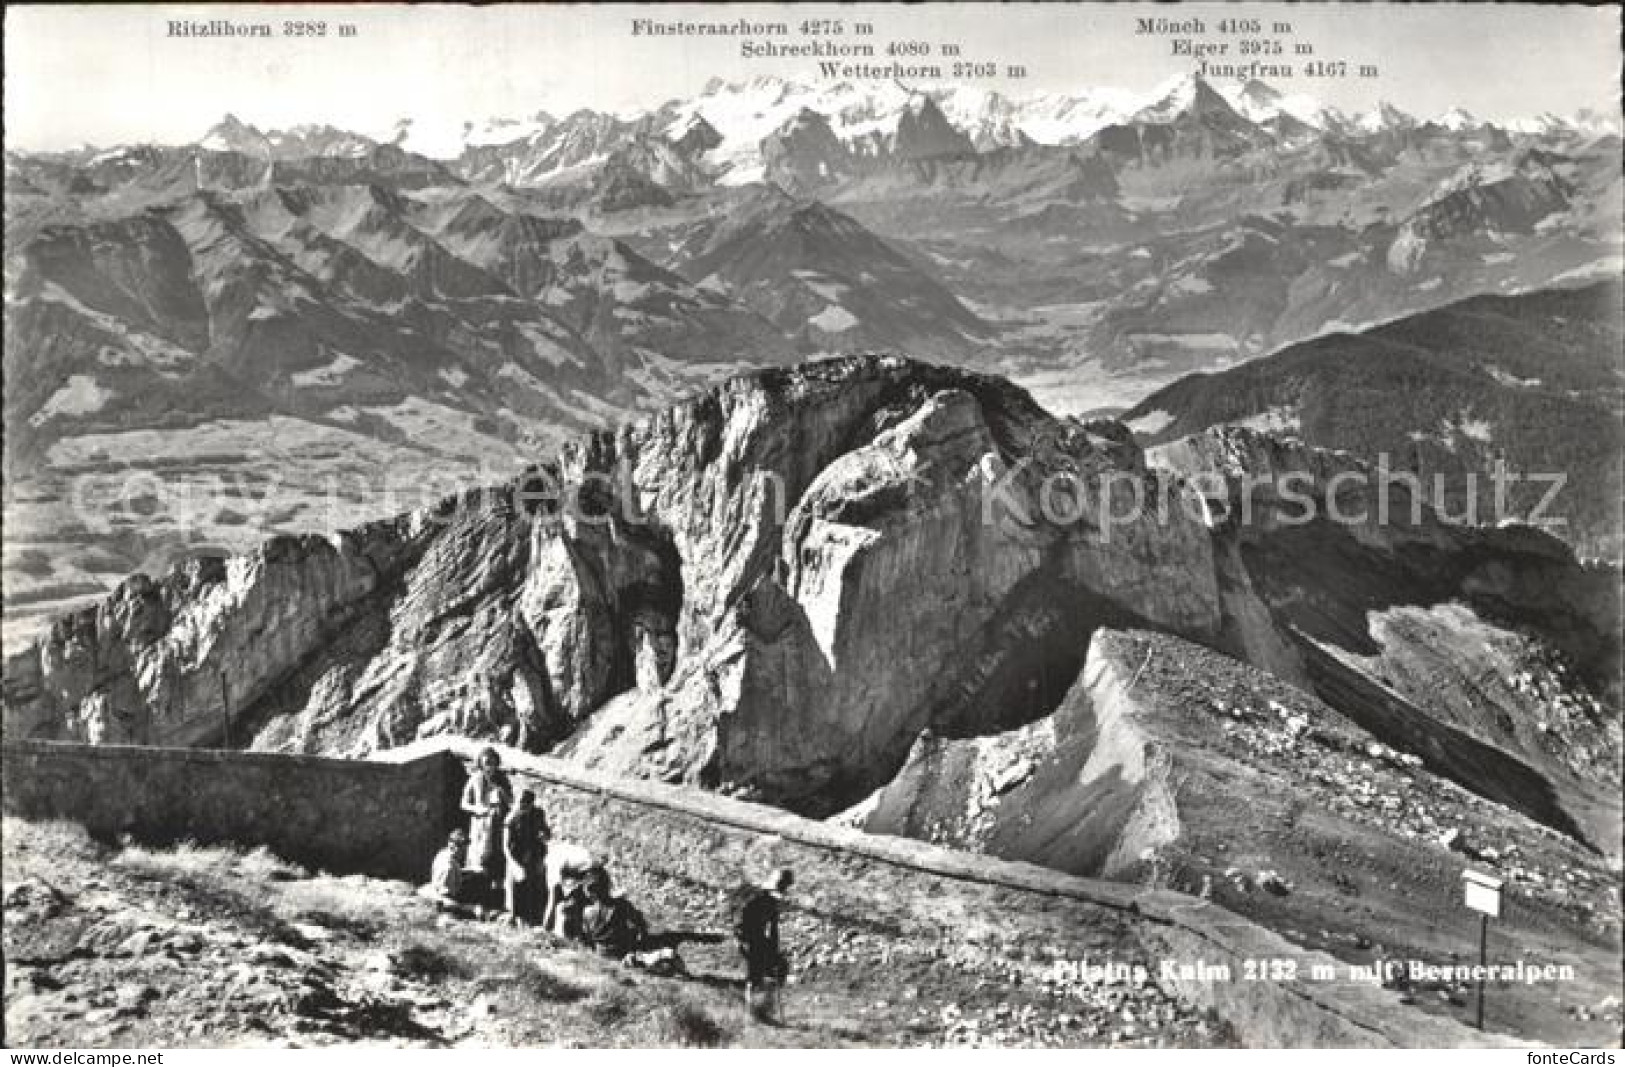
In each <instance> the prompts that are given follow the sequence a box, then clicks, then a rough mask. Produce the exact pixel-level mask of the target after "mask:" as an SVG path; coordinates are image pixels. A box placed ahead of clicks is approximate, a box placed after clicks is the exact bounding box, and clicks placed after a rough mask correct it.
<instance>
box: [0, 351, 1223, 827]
mask: <svg viewBox="0 0 1625 1067" xmlns="http://www.w3.org/2000/svg"><path fill="white" fill-rule="evenodd" d="M1035 452H1036V453H1041V455H1035ZM1056 474H1060V475H1063V476H1064V477H1063V478H1062V479H1061V481H1062V482H1063V483H1064V485H1066V486H1070V487H1072V488H1071V489H1070V490H1068V492H1070V493H1071V495H1070V496H1069V497H1067V499H1066V500H1065V501H1060V502H1057V501H1054V500H1051V501H1049V504H1050V505H1054V506H1048V509H1047V510H1048V511H1049V512H1050V513H1052V514H1051V517H1046V516H1045V511H1046V506H1045V505H1044V502H1043V501H1041V500H1040V495H1041V494H1045V493H1048V494H1049V495H1050V496H1054V490H1053V487H1052V486H1051V487H1050V488H1046V486H1049V484H1050V483H1048V482H1046V479H1051V476H1052V475H1056ZM1052 480H1053V479H1052ZM1124 480H1126V482H1125V484H1139V483H1144V484H1146V485H1150V486H1152V487H1153V488H1154V489H1155V488H1156V487H1158V486H1160V487H1161V491H1164V492H1167V491H1177V490H1176V489H1174V488H1173V487H1172V486H1171V485H1169V484H1168V480H1167V479H1166V478H1165V477H1164V478H1161V479H1160V480H1159V476H1158V475H1156V474H1155V473H1153V472H1150V471H1148V470H1146V469H1145V468H1144V466H1143V464H1141V463H1140V460H1139V456H1138V453H1137V452H1135V451H1134V450H1132V449H1126V450H1125V449H1124V447H1123V445H1122V442H1121V441H1119V440H1114V439H1109V438H1106V437H1101V436H1097V435H1093V434H1091V433H1090V432H1087V431H1085V430H1083V429H1081V428H1078V427H1075V426H1066V425H1063V424H1061V423H1058V422H1056V421H1055V420H1053V419H1052V418H1050V417H1049V416H1048V415H1046V414H1045V413H1044V412H1042V411H1041V410H1040V409H1039V408H1038V407H1037V406H1036V405H1034V404H1033V403H1032V401H1031V400H1030V399H1029V398H1028V397H1027V396H1026V394H1025V393H1023V392H1021V391H1020V390H1018V389H1015V388H1014V387H1012V386H1010V385H1009V384H1008V383H1005V382H1003V381H1001V380H997V379H991V378H983V377H977V376H973V375H969V374H964V373H960V372H955V371H949V370H945V369H941V368H936V367H930V366H925V365H921V364H914V363H910V362H908V361H905V360H900V359H891V358H874V357H866V358H857V359H848V360H841V361H833V362H830V363H825V364H813V365H809V366H807V367H805V368H802V369H800V370H797V371H793V372H768V373H764V374H758V375H754V376H750V377H746V378H741V379H736V380H734V381H732V382H730V383H728V384H727V385H724V386H722V387H720V388H718V389H716V390H714V391H712V392H710V393H707V394H705V395H704V396H701V397H699V398H697V399H695V400H693V401H690V402H687V403H684V404H679V405H677V406H676V407H673V408H671V409H668V410H666V411H664V412H662V413H660V414H659V415H657V416H655V417H653V418H652V419H650V420H648V421H647V422H644V423H642V424H639V425H636V426H631V427H625V428H622V429H621V430H619V431H616V432H614V433H604V434H599V435H596V436H593V437H589V438H586V439H585V440H583V441H582V442H580V443H578V444H576V445H574V446H572V447H570V448H567V449H566V450H565V451H564V452H563V453H562V454H561V455H560V456H559V458H558V460H557V461H556V462H555V463H553V464H550V465H548V466H546V467H540V468H537V469H536V470H535V471H533V472H532V474H531V475H529V476H527V477H526V478H525V479H522V480H521V481H520V482H518V483H516V484H515V485H511V486H504V487H497V488H496V489H491V490H485V491H480V492H472V493H469V494H466V495H465V496H463V497H461V498H457V499H454V500H448V501H446V502H444V503H443V504H442V505H441V506H440V507H439V508H438V509H436V510H435V511H433V512H422V513H416V514H413V515H410V516H407V517H404V518H402V519H401V520H398V521H396V522H394V523H390V524H381V525H377V526H373V527H368V528H365V529H363V530H359V531H356V532H354V533H350V534H346V535H344V536H342V537H340V538H338V539H337V540H336V541H335V542H329V541H326V540H322V539H319V538H308V539H302V540H292V539H283V540H278V541H273V542H270V543H268V544H267V545H266V546H265V547H264V548H263V549H261V550H260V551H259V552H257V553H255V554H253V555H250V556H246V557H241V558H234V559H231V560H227V561H224V562H223V563H213V564H207V565H204V564H199V565H194V566H193V567H192V569H191V570H189V571H184V572H179V573H177V574H176V575H172V576H171V577H169V578H167V579H165V580H164V581H163V582H153V581H150V580H146V579H136V580H133V581H131V582H129V583H127V584H126V585H125V586H124V587H122V588H121V589H120V591H119V592H118V594H117V595H115V596H114V597H112V598H110V599H109V600H108V601H107V602H106V603H104V604H103V605H101V606H99V607H98V608H97V609H95V610H94V611H87V612H83V613H80V614H78V615H75V616H72V617H70V618H68V619H65V620H63V621H62V622H60V623H59V624H58V625H57V626H56V627H55V628H54V629H53V630H52V632H51V633H50V634H49V636H48V637H47V638H46V639H45V640H44V641H43V642H41V644H40V645H38V646H37V647H36V648H34V649H31V650H30V651H29V652H28V653H26V654H25V655H23V656H21V657H18V659H17V661H16V662H15V663H14V664H12V665H8V671H7V715H8V728H15V729H17V730H18V731H19V732H20V733H22V734H26V735H34V736H64V737H77V738H89V739H96V740H105V741H116V740H125V741H135V742H140V743H171V744H200V743H217V742H218V739H219V738H220V737H221V736H222V732H223V731H224V730H226V729H228V727H226V726H225V725H224V724H225V723H226V721H227V714H226V711H223V710H222V708H223V706H224V708H225V709H227V710H228V711H229V719H230V726H229V730H230V741H231V743H233V744H239V745H240V744H245V743H252V744H253V745H254V746H255V747H260V748H275V749H291V750H298V751H320V752H329V753H348V754H360V753H364V752H367V751H370V750H373V749H377V748H383V747H390V746H394V745H398V744H403V743H406V742H409V741H411V740H414V739H416V738H419V737H422V736H428V735H433V734H438V733H447V732H456V733H463V734H469V735H473V736H480V737H492V738H503V739H507V740H510V741H513V742H515V743H517V744H520V745H522V746H524V747H527V748H531V749H533V750H540V749H543V748H546V747H548V746H551V745H555V744H558V743H561V742H562V743H563V751H565V752H567V753H570V754H573V755H574V756H575V757H576V758H578V759H581V760H583V761H586V762H589V763H592V764H595V765H601V766H605V767H609V768H613V769H616V770H620V771H625V772H629V773H637V774H646V775H656V776H661V777H666V778H672V779H680V780H686V781H697V782H702V783H705V784H709V785H716V786H724V785H726V786H730V787H737V788H740V789H743V790H748V791H750V792H753V793H756V794H760V795H763V796H766V797H768V798H770V799H774V800H779V801H782V802H785V803H789V804H793V805H797V806H802V807H806V808H809V809H814V810H817V809H824V808H832V807H834V806H842V805H844V803H847V802H850V801H851V800H852V799H855V798H856V797H857V796H861V795H862V794H863V793H866V792H868V791H869V790H871V789H873V788H874V787H875V786H877V785H879V784H880V783H881V782H883V781H885V780H886V778H888V777H889V776H890V775H891V773H892V772H893V771H895V769H896V767H897V766H898V765H899V764H900V763H901V761H902V759H903V758H904V756H905V754H906V753H907V751H908V749H909V746H910V745H911V744H912V742H913V740H914V737H915V736H916V735H917V734H918V732H919V731H920V730H921V729H922V728H924V727H925V726H927V725H933V724H935V725H945V724H946V725H952V726H954V727H955V728H961V729H963V728H972V729H978V728H983V727H985V724H987V723H1004V722H1012V721H1014V722H1019V721H1022V720H1024V719H1026V718H1031V717H1035V716H1037V715H1040V714H1043V713H1044V712H1045V711H1047V710H1048V709H1049V707H1050V706H1053V702H1054V701H1055V700H1058V699H1059V696H1060V694H1061V693H1062V692H1064V690H1065V687H1066V685H1067V684H1068V683H1069V681H1070V676H1069V673H1068V672H1069V671H1075V669H1076V663H1075V661H1074V662H1068V661H1067V659H1066V657H1067V656H1075V653H1074V652H1072V651H1070V650H1071V649H1072V648H1074V647H1075V646H1076V644H1077V640H1076V638H1077V635H1078V634H1079V633H1084V634H1086V633H1087V632H1088V631H1089V630H1090V629H1091V628H1092V627H1093V626H1094V625H1097V624H1098V623H1099V622H1100V621H1103V620H1106V619H1134V620H1143V621H1144V622H1145V623H1147V624H1149V625H1154V626H1157V627H1160V628H1167V629H1170V630H1174V631H1176V632H1180V633H1187V634H1190V635H1192V636H1193V637H1197V638H1207V637H1210V636H1212V635H1213V634H1215V633H1216V632H1217V630H1218V627H1219V607H1218V592H1217V587H1216V584H1215V578H1214V568H1213V563H1212V559H1211V550H1210V547H1209V544H1210V539H1209V536H1208V533H1207V531H1206V530H1205V529H1204V528H1203V527H1202V526H1201V525H1200V523H1198V522H1196V521H1194V520H1192V519H1191V518H1189V517H1188V515H1186V511H1187V510H1188V509H1175V511H1176V515H1175V518H1174V519H1173V521H1171V522H1164V521H1158V520H1157V519H1156V518H1155V517H1154V516H1153V515H1152V514H1150V513H1147V514H1145V515H1143V516H1136V517H1134V518H1132V519H1130V520H1123V519H1117V520H1115V521H1110V518H1109V516H1107V515H1105V514H1104V509H1106V508H1109V507H1110V506H1111V504H1112V500H1113V498H1112V497H1111V495H1110V494H1111V493H1112V492H1116V493H1118V494H1122V493H1124V492H1127V490H1126V489H1124V487H1123V485H1117V484H1115V482H1116V481H1124ZM1101 486H1105V487H1107V488H1106V489H1105V490H1103V491H1102V492H1096V491H1094V490H1095V489H1098V488H1099V487H1101ZM1103 494H1104V495H1103ZM1062 505H1064V506H1062ZM1103 522H1104V523H1106V524H1107V525H1108V526H1109V527H1110V534H1111V536H1110V537H1109V538H1106V539H1102V538H1098V537H1092V536H1085V535H1084V533H1085V532H1086V531H1090V530H1098V529H1099V527H1100V526H1101V524H1102V523H1103ZM1060 649H1064V650H1066V651H1065V652H1064V654H1062V655H1061V659H1060V660H1059V661H1057V660H1056V653H1055V650H1060Z"/></svg>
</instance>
